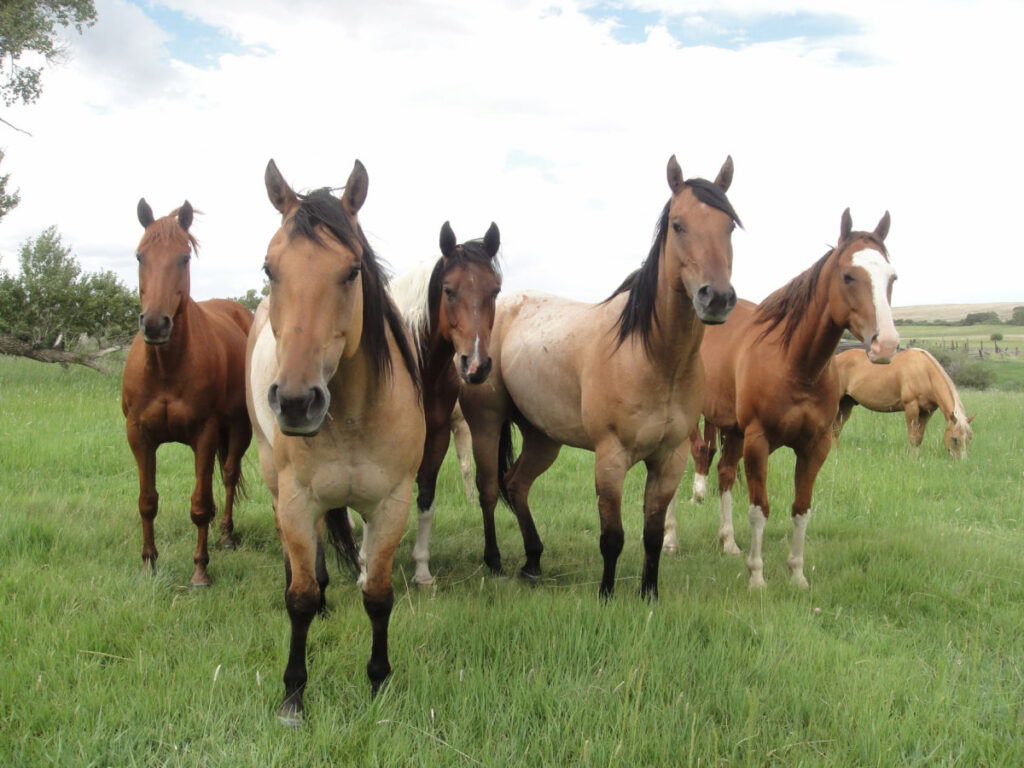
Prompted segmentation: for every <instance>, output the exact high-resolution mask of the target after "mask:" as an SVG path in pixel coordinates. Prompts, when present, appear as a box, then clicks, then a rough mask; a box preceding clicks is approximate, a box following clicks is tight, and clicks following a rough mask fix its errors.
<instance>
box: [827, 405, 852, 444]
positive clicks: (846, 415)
mask: <svg viewBox="0 0 1024 768" xmlns="http://www.w3.org/2000/svg"><path fill="white" fill-rule="evenodd" d="M856 404H857V401H856V400H854V399H853V398H852V397H850V396H849V395H843V397H842V398H840V400H839V410H838V411H836V418H835V420H834V421H833V422H832V442H834V443H836V444H837V445H838V444H839V434H840V433H841V432H842V431H843V427H845V426H846V422H848V421H849V420H850V414H852V413H853V406H855V405H856Z"/></svg>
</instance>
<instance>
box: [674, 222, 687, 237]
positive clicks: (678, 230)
mask: <svg viewBox="0 0 1024 768" xmlns="http://www.w3.org/2000/svg"><path fill="white" fill-rule="evenodd" d="M672 231H673V232H675V233H676V234H677V235H679V234H682V233H683V232H685V231H686V229H685V228H684V227H683V225H682V224H680V223H679V222H678V221H673V222H672Z"/></svg>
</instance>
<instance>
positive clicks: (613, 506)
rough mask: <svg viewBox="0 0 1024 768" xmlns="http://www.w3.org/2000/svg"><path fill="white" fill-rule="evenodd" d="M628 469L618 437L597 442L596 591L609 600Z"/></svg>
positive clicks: (620, 543) (619, 546)
mask: <svg viewBox="0 0 1024 768" xmlns="http://www.w3.org/2000/svg"><path fill="white" fill-rule="evenodd" d="M627 469H629V466H628V458H627V456H626V450H625V449H624V448H623V447H622V445H621V444H620V443H619V442H618V441H617V440H606V441H605V442H602V443H599V444H598V446H597V449H596V450H595V451H594V485H595V487H596V489H597V512H598V515H600V518H601V557H602V558H603V559H604V570H603V572H602V574H601V587H600V589H599V591H598V594H599V595H600V596H601V597H602V598H604V599H608V598H610V597H611V596H612V595H613V594H614V593H615V566H616V564H617V563H618V560H619V555H620V554H621V553H622V546H623V543H624V537H623V533H622V483H623V481H624V480H625V479H626V470H627Z"/></svg>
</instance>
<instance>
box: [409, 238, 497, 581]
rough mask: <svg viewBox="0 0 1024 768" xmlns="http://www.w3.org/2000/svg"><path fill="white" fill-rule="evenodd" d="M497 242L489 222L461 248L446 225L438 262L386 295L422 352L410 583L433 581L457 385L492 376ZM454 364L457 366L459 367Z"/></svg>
mask: <svg viewBox="0 0 1024 768" xmlns="http://www.w3.org/2000/svg"><path fill="white" fill-rule="evenodd" d="M500 244H501V235H500V233H499V231H498V226H497V225H496V224H495V223H494V222H491V226H490V227H489V228H488V230H487V233H486V234H485V235H484V237H483V239H481V240H469V241H467V242H465V243H463V244H461V245H459V244H458V241H457V240H456V238H455V232H454V231H453V230H452V227H451V224H450V223H449V222H447V221H446V222H445V223H444V225H443V226H442V227H441V235H440V245H441V256H440V258H438V259H436V260H431V261H424V262H421V263H420V264H419V265H417V266H416V267H415V268H413V269H412V270H410V271H409V272H406V273H404V274H402V275H401V276H399V277H398V278H397V279H396V280H395V281H394V283H393V284H392V287H391V295H392V297H393V298H394V300H395V304H396V305H397V307H398V310H399V312H401V313H402V317H403V318H405V321H406V324H407V325H408V326H409V330H410V332H411V334H412V338H413V341H414V343H415V344H416V348H417V351H418V353H419V366H420V368H419V369H420V377H421V379H422V381H423V412H424V416H425V418H426V427H427V436H426V441H425V443H424V446H423V462H422V463H421V464H420V468H419V472H418V473H417V474H416V485H417V489H418V493H417V496H416V506H417V510H418V526H417V535H416V544H415V546H414V547H413V550H412V557H413V561H414V562H415V564H416V573H415V575H414V576H413V579H414V581H415V582H416V583H417V584H420V585H429V584H433V583H434V577H433V576H432V575H431V573H430V526H431V523H432V522H433V519H434V495H435V489H436V487H437V473H438V471H439V470H440V469H441V463H442V462H443V461H444V456H445V454H446V453H447V452H448V442H449V438H448V435H449V431H450V429H451V419H452V411H453V410H454V408H455V405H456V403H457V401H458V397H459V389H460V387H461V385H460V380H461V381H465V382H466V383H469V384H480V383H482V382H484V381H486V380H487V376H488V374H489V373H490V371H491V356H490V354H489V352H488V347H489V345H490V338H491V326H492V325H493V323H494V303H495V300H496V299H497V297H498V293H499V291H500V290H501V271H500V270H499V269H498V264H497V261H496V257H497V255H498V248H499V246H500ZM456 361H458V364H456Z"/></svg>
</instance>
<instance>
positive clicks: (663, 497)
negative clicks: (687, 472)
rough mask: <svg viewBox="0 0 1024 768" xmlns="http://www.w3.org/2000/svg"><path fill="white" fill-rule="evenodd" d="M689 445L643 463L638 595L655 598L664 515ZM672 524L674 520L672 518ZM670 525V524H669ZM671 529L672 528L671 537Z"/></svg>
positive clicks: (671, 500) (672, 497) (678, 478)
mask: <svg viewBox="0 0 1024 768" xmlns="http://www.w3.org/2000/svg"><path fill="white" fill-rule="evenodd" d="M689 449H690V447H689V445H687V444H686V443H683V444H682V445H680V446H679V447H678V448H677V449H676V450H675V451H673V452H672V453H671V454H669V456H668V457H667V458H665V459H664V460H662V461H657V462H654V461H648V462H647V483H646V485H645V486H644V569H643V573H642V574H641V576H640V596H641V597H646V598H657V597H658V564H659V561H660V559H661V548H662V545H663V544H664V542H665V538H666V533H665V528H666V526H665V517H666V510H667V507H668V506H669V504H670V503H674V502H675V495H676V490H677V489H678V488H679V480H680V478H682V475H683V470H684V469H686V462H687V460H688V453H689ZM673 523H674V521H673ZM673 528H674V525H673ZM674 535H675V531H674V530H673V538H674Z"/></svg>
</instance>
